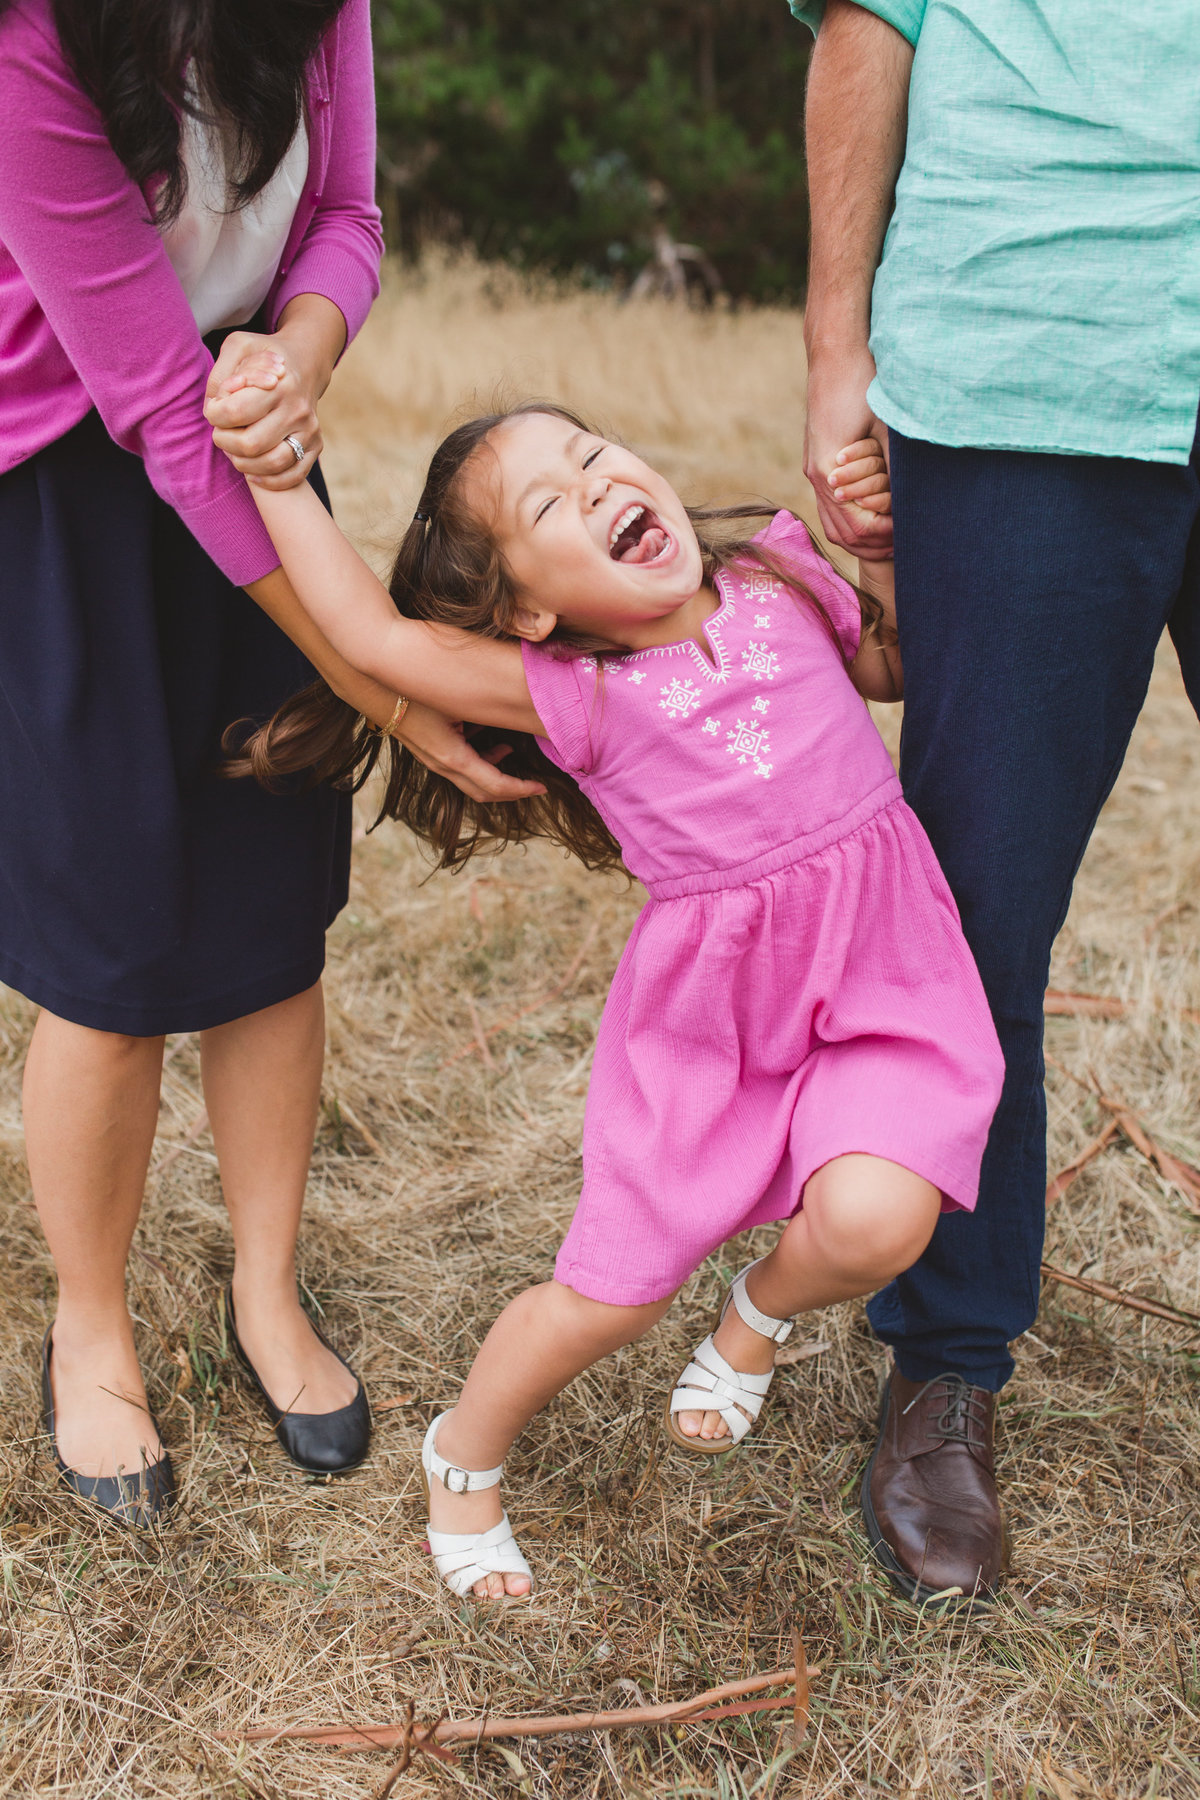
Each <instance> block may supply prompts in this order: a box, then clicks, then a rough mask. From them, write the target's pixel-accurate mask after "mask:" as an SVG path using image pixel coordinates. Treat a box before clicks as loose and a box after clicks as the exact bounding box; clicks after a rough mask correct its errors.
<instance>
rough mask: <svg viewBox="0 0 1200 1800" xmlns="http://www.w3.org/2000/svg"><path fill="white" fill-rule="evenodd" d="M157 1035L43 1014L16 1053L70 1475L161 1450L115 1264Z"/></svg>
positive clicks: (142, 1164) (135, 1200)
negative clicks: (52, 1284)
mask: <svg viewBox="0 0 1200 1800" xmlns="http://www.w3.org/2000/svg"><path fill="white" fill-rule="evenodd" d="M162 1053H163V1040H162V1038H160V1037H155V1038H139V1037H126V1036H124V1035H123V1034H120V1033H117V1032H109V1031H92V1030H90V1029H89V1028H88V1027H87V1026H84V1025H73V1024H71V1023H70V1022H69V1021H68V1020H66V1019H60V1018H58V1017H57V1015H56V1014H54V1013H49V1012H42V1013H40V1014H39V1016H38V1021H37V1024H36V1025H35V1026H34V1031H33V1039H32V1042H31V1043H30V1046H29V1053H28V1056H27V1057H26V1059H25V1085H24V1110H25V1145H26V1154H27V1157H28V1160H29V1174H30V1179H31V1181H32V1183H33V1195H34V1202H35V1204H36V1206H37V1210H38V1215H39V1217H40V1219H41V1221H42V1229H43V1231H44V1232H45V1234H46V1242H47V1243H48V1244H49V1246H50V1254H51V1255H52V1256H53V1258H54V1266H55V1269H56V1271H57V1273H58V1313H57V1316H56V1318H55V1321H54V1336H53V1349H54V1354H53V1358H52V1361H51V1365H50V1367H51V1380H52V1384H53V1389H54V1404H55V1414H56V1418H55V1424H56V1435H57V1439H58V1449H59V1454H60V1456H61V1457H62V1459H63V1461H64V1462H65V1463H66V1464H67V1466H68V1467H69V1468H71V1469H74V1470H75V1471H76V1472H77V1473H78V1474H80V1475H115V1474H117V1473H118V1472H119V1471H120V1470H122V1469H123V1470H124V1471H125V1472H126V1473H127V1474H134V1473H135V1472H136V1471H137V1470H139V1469H140V1468H141V1467H142V1464H143V1461H145V1462H148V1463H153V1462H157V1460H158V1458H159V1457H160V1456H161V1455H162V1447H161V1445H160V1443H159V1440H158V1434H157V1432H156V1431H155V1429H154V1425H153V1422H152V1420H151V1418H150V1413H149V1409H148V1407H147V1405H146V1390H145V1386H144V1385H143V1382H142V1374H141V1370H140V1369H139V1367H138V1360H137V1352H136V1351H135V1349H134V1343H133V1324H132V1322H131V1320H130V1317H129V1311H128V1308H127V1306H126V1303H125V1263H126V1259H127V1257H128V1255H129V1246H130V1243H131V1242H132V1239H133V1232H134V1227H135V1226H136V1224H137V1219H138V1213H139V1212H140V1210H141V1205H142V1193H143V1190H144V1188H145V1185H146V1170H147V1168H148V1166H149V1162H150V1150H151V1146H152V1145H153V1143H154V1132H155V1128H156V1126H157V1124H158V1090H159V1082H160V1078H161V1071H162Z"/></svg>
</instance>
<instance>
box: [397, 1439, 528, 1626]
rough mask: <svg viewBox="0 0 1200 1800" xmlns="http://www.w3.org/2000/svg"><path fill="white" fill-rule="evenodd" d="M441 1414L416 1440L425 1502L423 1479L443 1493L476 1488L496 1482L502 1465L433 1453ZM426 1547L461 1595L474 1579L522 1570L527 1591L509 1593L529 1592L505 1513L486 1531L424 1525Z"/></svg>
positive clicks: (525, 1565) (524, 1566)
mask: <svg viewBox="0 0 1200 1800" xmlns="http://www.w3.org/2000/svg"><path fill="white" fill-rule="evenodd" d="M446 1417H447V1414H446V1413H439V1414H438V1416H437V1418H436V1419H435V1420H434V1421H433V1423H432V1425H431V1426H430V1427H429V1430H428V1431H427V1432H426V1433H425V1442H424V1443H423V1444H422V1445H421V1480H422V1484H423V1485H424V1488H425V1501H426V1504H428V1501H429V1483H430V1481H431V1480H433V1479H434V1478H435V1477H436V1479H437V1480H438V1481H440V1482H441V1484H442V1486H443V1487H444V1488H445V1489H446V1492H447V1493H449V1494H474V1493H478V1492H479V1490H480V1489H481V1488H491V1487H499V1485H500V1477H501V1475H502V1474H503V1473H504V1464H503V1463H501V1464H500V1466H499V1468H496V1469H459V1468H456V1467H455V1466H454V1464H453V1463H448V1462H447V1461H446V1459H445V1457H444V1456H439V1455H438V1453H437V1450H436V1449H435V1447H434V1446H435V1441H436V1438H437V1431H438V1426H439V1425H440V1424H441V1423H442V1420H443V1419H445V1418H446ZM426 1536H427V1537H428V1539H429V1549H430V1552H431V1553H432V1556H433V1560H434V1563H435V1564H436V1566H437V1572H438V1574H439V1575H440V1576H441V1578H442V1580H443V1581H444V1582H445V1584H446V1586H447V1587H448V1588H449V1589H450V1591H451V1593H453V1594H457V1595H458V1596H459V1598H460V1599H463V1600H465V1599H466V1598H467V1597H468V1595H469V1594H470V1592H471V1589H472V1588H473V1587H474V1586H475V1583H476V1582H477V1581H483V1580H485V1579H486V1577H487V1576H489V1575H528V1577H529V1591H528V1593H527V1594H512V1595H510V1596H508V1597H509V1598H510V1599H513V1600H525V1599H528V1597H529V1594H531V1593H532V1592H533V1570H532V1569H531V1568H530V1567H529V1564H528V1563H527V1562H526V1561H525V1558H524V1557H523V1556H522V1555H521V1551H520V1547H519V1545H518V1543H517V1540H516V1538H515V1537H514V1536H513V1533H512V1526H511V1525H510V1524H509V1522H508V1514H507V1513H504V1514H502V1515H501V1519H500V1523H499V1524H498V1525H492V1526H490V1527H489V1528H488V1530H487V1531H435V1530H434V1529H433V1526H432V1525H430V1526H429V1527H428V1528H427V1531H426Z"/></svg>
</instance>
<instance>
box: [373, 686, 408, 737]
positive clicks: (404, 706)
mask: <svg viewBox="0 0 1200 1800" xmlns="http://www.w3.org/2000/svg"><path fill="white" fill-rule="evenodd" d="M407 711H408V696H407V694H401V695H399V696H398V698H397V700H396V710H395V712H394V713H393V714H392V716H391V718H390V719H389V720H388V722H387V724H386V725H385V726H384V727H383V730H382V731H381V732H380V734H379V735H380V737H385V738H390V737H392V736H393V735H394V734H395V730H396V727H397V725H398V724H399V723H400V721H401V719H402V718H403V717H404V715H405V713H406V712H407Z"/></svg>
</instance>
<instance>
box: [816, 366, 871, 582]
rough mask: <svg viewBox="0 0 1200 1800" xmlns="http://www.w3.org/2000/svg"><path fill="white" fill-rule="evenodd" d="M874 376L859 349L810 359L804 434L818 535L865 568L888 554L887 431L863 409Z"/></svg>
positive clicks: (865, 405)
mask: <svg viewBox="0 0 1200 1800" xmlns="http://www.w3.org/2000/svg"><path fill="white" fill-rule="evenodd" d="M874 375H875V364H874V362H873V360H872V358H871V352H870V351H869V350H868V349H867V348H866V347H865V345H864V346H863V348H862V349H861V351H859V352H857V353H853V352H851V353H842V354H838V355H832V354H830V355H822V354H820V353H819V352H818V353H816V354H815V355H814V357H813V361H812V366H811V367H810V369H809V374H808V416H807V422H806V426H805V433H804V473H805V474H806V475H807V476H808V479H809V480H810V481H811V483H812V485H813V491H814V493H815V494H816V500H817V511H818V513H819V514H820V517H821V529H822V530H823V531H824V533H825V535H826V537H827V538H828V539H829V541H830V542H831V543H833V544H839V545H840V546H841V548H842V549H843V550H848V551H849V552H850V554H851V555H852V556H857V557H859V558H860V560H862V561H864V562H882V561H885V560H887V559H888V558H890V556H891V555H892V520H891V511H892V500H891V489H890V485H889V482H888V478H887V460H886V459H887V426H886V425H885V424H884V423H883V421H882V419H877V418H876V417H875V415H874V413H873V412H872V411H871V409H870V407H869V406H868V405H867V388H868V387H869V385H870V383H871V381H872V380H873V379H874ZM868 441H870V448H869V449H868V448H867V444H868ZM858 457H867V458H870V459H871V460H872V462H873V466H872V467H871V468H870V469H860V468H858V467H857V463H856V458H858ZM839 458H840V459H841V460H840V461H839ZM851 463H855V466H854V468H853V469H850V468H849V467H848V465H849V464H851ZM874 465H877V466H874Z"/></svg>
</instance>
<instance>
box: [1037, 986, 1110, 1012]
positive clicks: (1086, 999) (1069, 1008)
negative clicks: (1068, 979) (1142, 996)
mask: <svg viewBox="0 0 1200 1800" xmlns="http://www.w3.org/2000/svg"><path fill="white" fill-rule="evenodd" d="M1042 1005H1043V1008H1044V1010H1045V1011H1046V1012H1047V1013H1049V1014H1050V1016H1051V1017H1052V1018H1065V1019H1122V1018H1124V1016H1125V1014H1126V1013H1127V1012H1128V1011H1129V1003H1128V1001H1126V1000H1118V999H1117V997H1116V995H1115V994H1072V993H1068V992H1067V991H1066V990H1065V989H1063V988H1047V989H1046V995H1045V999H1044V1000H1043V1002H1042Z"/></svg>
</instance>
